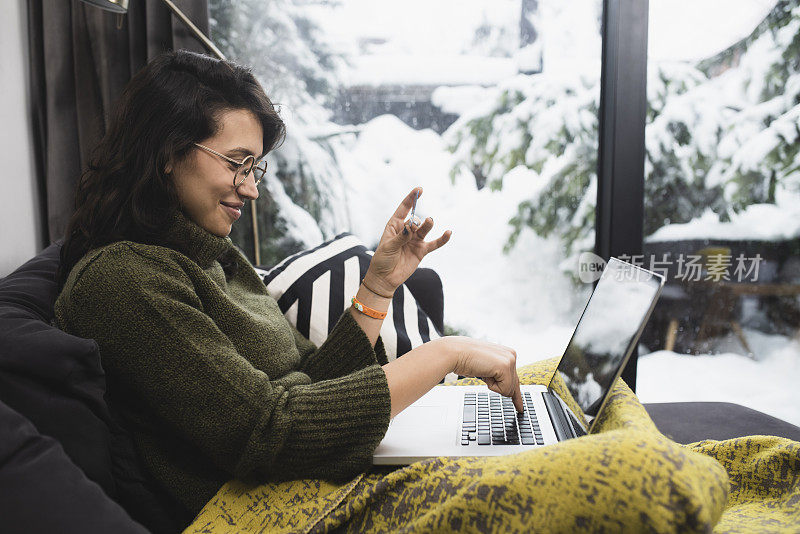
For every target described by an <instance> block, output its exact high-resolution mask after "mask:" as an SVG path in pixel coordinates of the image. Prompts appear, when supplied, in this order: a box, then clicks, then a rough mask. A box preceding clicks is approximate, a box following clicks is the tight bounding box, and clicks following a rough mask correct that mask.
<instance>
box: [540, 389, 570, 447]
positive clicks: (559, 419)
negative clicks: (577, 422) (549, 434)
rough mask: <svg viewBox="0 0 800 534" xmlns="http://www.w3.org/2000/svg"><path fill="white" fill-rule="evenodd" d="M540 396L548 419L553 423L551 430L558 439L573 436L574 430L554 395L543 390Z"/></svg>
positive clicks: (563, 439)
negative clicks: (548, 416) (548, 415)
mask: <svg viewBox="0 0 800 534" xmlns="http://www.w3.org/2000/svg"><path fill="white" fill-rule="evenodd" d="M542 398H543V399H544V403H545V405H546V406H547V413H549V414H550V421H552V423H553V430H555V432H556V437H557V438H558V441H565V440H568V439H572V438H574V437H575V431H574V430H573V429H572V425H570V424H569V421H568V420H567V416H566V414H565V413H564V409H563V408H562V407H561V403H560V402H558V399H557V398H556V396H555V395H553V394H552V393H550V392H549V391H543V392H542Z"/></svg>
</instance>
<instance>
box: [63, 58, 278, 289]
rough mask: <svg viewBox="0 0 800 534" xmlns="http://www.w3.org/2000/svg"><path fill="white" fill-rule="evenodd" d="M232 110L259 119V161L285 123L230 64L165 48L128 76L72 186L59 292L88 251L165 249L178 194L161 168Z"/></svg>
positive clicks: (206, 135) (211, 131)
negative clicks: (136, 245) (135, 245)
mask: <svg viewBox="0 0 800 534" xmlns="http://www.w3.org/2000/svg"><path fill="white" fill-rule="evenodd" d="M232 109H246V110H249V111H251V112H252V113H253V114H254V115H255V116H256V117H257V118H258V120H259V121H260V123H261V127H262V131H263V140H264V141H263V142H264V153H263V154H262V156H263V155H265V154H266V153H267V152H269V151H271V150H273V149H274V148H276V147H277V146H278V145H279V144H280V143H281V142H282V141H283V139H284V137H285V135H286V129H285V126H284V124H283V121H282V120H281V118H280V117H279V116H278V114H277V112H276V111H275V108H274V106H273V105H272V102H271V101H270V99H269V98H268V97H267V95H266V94H265V93H264V89H263V88H262V87H261V85H260V84H259V83H258V81H257V80H256V79H255V77H254V76H253V74H252V73H251V71H250V70H249V69H247V68H245V67H242V66H240V65H237V64H235V63H233V62H231V61H222V60H218V59H215V58H212V57H209V56H206V55H203V54H197V53H194V52H189V51H186V50H177V51H170V52H165V53H163V54H160V55H159V56H157V57H155V58H154V59H153V60H152V61H150V62H149V63H148V64H147V65H146V66H145V67H144V68H143V69H142V70H140V71H139V72H138V73H137V74H136V75H135V76H134V77H133V78H132V79H131V81H130V82H129V83H128V85H127V86H126V87H125V90H124V91H123V93H122V96H121V97H120V100H119V102H118V103H117V105H116V108H115V111H114V113H113V116H112V118H111V121H110V123H109V126H108V130H107V131H106V134H105V136H104V137H103V139H102V140H101V141H100V143H99V144H98V146H97V147H96V148H95V149H94V151H93V152H92V157H91V158H90V162H89V165H88V169H87V170H86V171H85V172H84V173H83V175H82V176H81V178H80V180H79V182H78V187H77V191H76V194H75V212H74V213H73V215H72V217H71V218H70V220H69V224H68V225H67V229H66V232H65V235H64V244H63V246H62V248H61V262H60V265H59V270H58V272H57V273H56V281H57V282H58V290H59V292H60V291H61V288H63V286H64V283H65V282H66V279H67V277H68V276H69V272H70V271H71V270H72V268H73V267H74V266H75V264H76V263H77V262H78V261H79V260H80V259H81V258H82V257H83V256H84V255H85V254H86V253H87V252H88V251H89V250H91V249H93V248H97V247H101V246H103V245H106V244H109V243H113V242H115V241H122V240H131V241H137V242H140V243H149V244H165V243H164V236H163V232H164V228H165V225H166V222H167V221H168V220H169V218H170V216H171V213H172V211H173V210H174V209H177V206H178V196H177V192H176V190H175V186H174V183H173V182H172V179H171V177H170V176H169V175H168V174H167V173H166V172H165V170H164V169H165V167H166V165H167V163H168V162H170V161H173V162H177V161H180V160H181V159H182V158H184V157H185V156H186V155H187V154H188V153H189V151H190V150H192V149H193V147H194V145H193V143H195V142H199V141H202V140H203V139H207V138H209V137H211V136H213V135H214V134H215V133H216V132H217V131H218V130H219V127H220V125H219V122H218V120H217V119H218V117H219V114H220V113H221V112H223V111H227V110H232Z"/></svg>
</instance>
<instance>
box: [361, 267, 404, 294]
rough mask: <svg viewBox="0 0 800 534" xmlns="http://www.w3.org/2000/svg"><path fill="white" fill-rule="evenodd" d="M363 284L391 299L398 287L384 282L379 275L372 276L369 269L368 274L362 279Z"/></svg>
mask: <svg viewBox="0 0 800 534" xmlns="http://www.w3.org/2000/svg"><path fill="white" fill-rule="evenodd" d="M361 286H362V287H363V288H364V289H366V290H367V291H369V292H370V293H373V294H375V295H377V296H379V297H382V298H388V299H391V298H392V297H393V296H394V292H395V290H396V289H397V288H396V287H393V286H391V285H389V284H387V283H385V282H383V281H382V280H381V279H380V278H378V277H377V276H372V275H371V274H370V272H369V271H367V274H366V275H364V278H363V279H362V280H361Z"/></svg>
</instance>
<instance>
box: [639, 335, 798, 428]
mask: <svg viewBox="0 0 800 534" xmlns="http://www.w3.org/2000/svg"><path fill="white" fill-rule="evenodd" d="M745 333H746V335H747V339H748V343H749V344H750V345H751V346H752V348H753V351H754V352H755V353H756V354H757V355H759V356H758V359H757V360H753V359H750V358H748V357H747V356H742V355H740V354H735V353H733V352H727V353H721V354H716V355H700V356H686V355H681V354H675V353H674V352H669V351H663V350H662V351H658V352H653V353H651V354H647V355H644V356H640V357H639V364H638V375H637V379H636V380H637V382H636V394H637V395H638V396H639V399H640V400H641V401H642V402H678V401H679V402H692V401H714V402H732V403H735V404H741V405H743V406H747V407H748V408H752V409H754V410H758V411H760V412H764V413H766V414H769V415H772V416H773V417H777V418H779V419H783V420H784V421H788V422H789V423H792V424H794V425H800V402H798V395H799V394H798V384H800V342H798V341H797V340H794V341H792V340H787V338H785V337H781V336H768V335H765V334H762V333H760V332H757V331H754V330H745Z"/></svg>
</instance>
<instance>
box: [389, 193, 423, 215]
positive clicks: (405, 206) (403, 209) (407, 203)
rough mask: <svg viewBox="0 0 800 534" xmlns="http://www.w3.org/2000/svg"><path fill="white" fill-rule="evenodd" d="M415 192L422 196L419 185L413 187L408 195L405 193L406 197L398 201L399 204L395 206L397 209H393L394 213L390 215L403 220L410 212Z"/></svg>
mask: <svg viewBox="0 0 800 534" xmlns="http://www.w3.org/2000/svg"><path fill="white" fill-rule="evenodd" d="M417 193H419V196H420V197H421V196H422V188H421V187H415V188H414V189H412V190H411V192H410V193H409V194H408V195H406V198H404V199H403V201H402V202H400V205H399V206H397V209H396V210H395V211H394V215H392V217H393V218H397V219H400V220H401V221H402V220H405V218H406V217H407V216H408V214H409V213H411V208H412V207H413V206H414V198H415V197H416V195H417ZM416 198H419V197H416Z"/></svg>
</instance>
